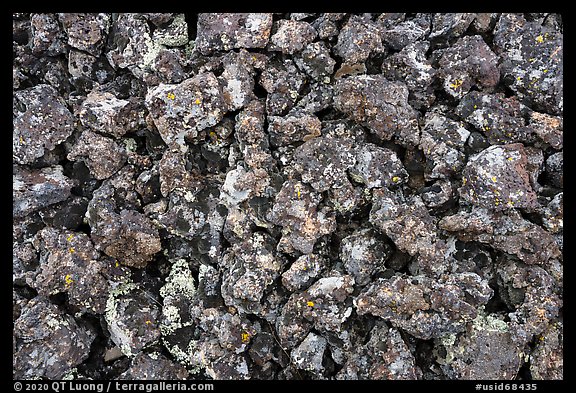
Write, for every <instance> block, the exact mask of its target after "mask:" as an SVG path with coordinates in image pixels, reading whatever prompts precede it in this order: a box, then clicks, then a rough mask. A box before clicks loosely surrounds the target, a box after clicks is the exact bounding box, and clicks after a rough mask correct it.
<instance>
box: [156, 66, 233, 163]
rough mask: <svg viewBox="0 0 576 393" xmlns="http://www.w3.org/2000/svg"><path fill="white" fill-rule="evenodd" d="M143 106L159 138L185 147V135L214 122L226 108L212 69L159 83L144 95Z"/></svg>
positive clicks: (195, 135) (192, 137) (194, 134)
mask: <svg viewBox="0 0 576 393" xmlns="http://www.w3.org/2000/svg"><path fill="white" fill-rule="evenodd" d="M146 108H147V109H148V111H149V112H150V114H151V115H152V119H153V121H154V125H155V126H156V128H158V131H159V132H160V135H161V136H162V139H163V140H164V142H166V144H167V145H168V146H169V147H171V148H178V149H180V150H181V151H183V152H185V151H186V150H187V146H186V142H185V138H189V139H190V140H191V141H197V138H198V132H199V131H202V130H203V129H205V128H207V127H211V126H214V125H216V124H217V123H218V122H219V121H220V120H222V117H223V116H224V113H226V111H227V108H226V106H225V105H224V98H223V96H222V89H221V87H220V85H219V84H218V80H217V79H216V77H215V76H214V74H213V73H211V72H207V73H203V74H198V75H196V76H194V77H193V78H189V79H186V80H184V81H183V82H181V83H179V84H160V85H158V86H157V87H155V88H153V89H150V90H149V91H148V93H147V95H146Z"/></svg>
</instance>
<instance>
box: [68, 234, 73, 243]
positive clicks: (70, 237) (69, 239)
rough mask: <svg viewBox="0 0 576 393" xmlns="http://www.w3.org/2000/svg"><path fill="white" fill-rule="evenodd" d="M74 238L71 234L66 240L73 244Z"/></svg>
mask: <svg viewBox="0 0 576 393" xmlns="http://www.w3.org/2000/svg"><path fill="white" fill-rule="evenodd" d="M73 238H74V234H73V233H71V234H69V235H68V236H67V237H66V240H67V241H69V242H71V241H72V239H73Z"/></svg>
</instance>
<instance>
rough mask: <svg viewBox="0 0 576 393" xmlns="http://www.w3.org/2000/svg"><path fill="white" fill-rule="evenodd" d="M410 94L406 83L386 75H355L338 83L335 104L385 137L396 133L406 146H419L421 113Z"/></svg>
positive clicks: (384, 138)
mask: <svg viewBox="0 0 576 393" xmlns="http://www.w3.org/2000/svg"><path fill="white" fill-rule="evenodd" d="M408 94H409V92H408V88H407V87H406V85H405V84H404V83H401V82H391V81H389V80H387V79H386V78H385V77H384V76H382V75H359V76H351V77H349V78H345V79H340V80H338V81H337V82H336V85H335V96H334V106H335V108H336V109H338V110H339V111H341V112H343V113H345V114H346V115H348V116H349V117H350V118H351V119H352V120H354V121H357V122H361V123H362V124H364V125H366V126H367V127H368V128H369V129H370V131H372V132H373V133H374V134H375V135H376V136H378V137H379V138H381V139H383V140H390V139H392V137H393V136H395V137H396V139H397V140H398V141H399V143H401V144H403V145H407V144H408V145H415V144H417V143H418V140H419V130H418V122H417V112H416V111H415V110H414V109H413V108H412V107H411V106H410V105H409V104H408Z"/></svg>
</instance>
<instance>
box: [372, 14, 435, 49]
mask: <svg viewBox="0 0 576 393" xmlns="http://www.w3.org/2000/svg"><path fill="white" fill-rule="evenodd" d="M388 20H390V19H388ZM430 21H431V17H430V15H427V14H416V17H415V18H413V19H407V20H402V21H400V20H398V22H399V23H391V24H388V23H387V22H386V19H385V18H384V20H382V21H381V22H382V23H383V25H384V27H385V29H384V31H383V32H382V35H381V36H382V40H383V41H384V42H385V43H386V44H387V45H388V46H390V47H391V48H392V49H395V50H400V49H402V48H404V47H405V46H407V45H408V44H411V43H413V42H415V41H418V40H420V39H422V38H424V37H426V36H427V35H428V34H429V33H430Z"/></svg>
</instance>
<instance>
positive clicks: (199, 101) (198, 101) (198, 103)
mask: <svg viewBox="0 0 576 393" xmlns="http://www.w3.org/2000/svg"><path fill="white" fill-rule="evenodd" d="M201 102H202V101H201V100H200V98H196V101H194V103H195V104H196V105H200V103H201Z"/></svg>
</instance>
